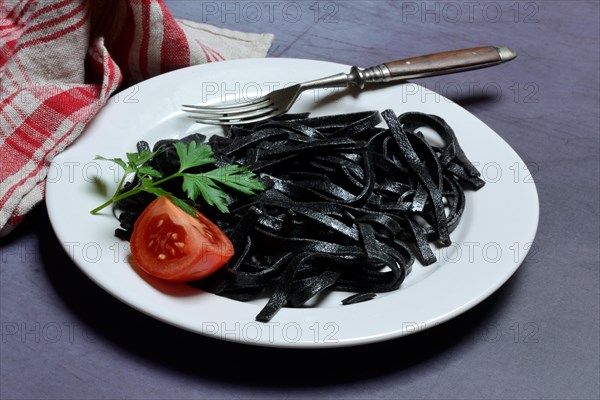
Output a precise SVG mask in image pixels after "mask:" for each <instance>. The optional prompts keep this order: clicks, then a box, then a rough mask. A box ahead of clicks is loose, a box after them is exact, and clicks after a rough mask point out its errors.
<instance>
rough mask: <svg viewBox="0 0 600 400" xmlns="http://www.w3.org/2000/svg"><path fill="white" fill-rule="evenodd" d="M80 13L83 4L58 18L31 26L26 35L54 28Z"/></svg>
mask: <svg viewBox="0 0 600 400" xmlns="http://www.w3.org/2000/svg"><path fill="white" fill-rule="evenodd" d="M81 11H83V4H79V5H78V6H77V7H75V8H74V9H72V10H71V11H69V12H68V13H66V14H62V15H60V16H58V18H54V19H51V20H49V21H45V22H42V23H39V24H37V25H34V26H32V27H31V28H28V29H27V30H26V33H31V32H37V31H39V30H42V29H46V28H49V27H52V26H56V25H58V24H60V23H62V22H64V21H66V20H68V19H69V18H71V17H74V16H75V15H77V14H78V13H80V12H81Z"/></svg>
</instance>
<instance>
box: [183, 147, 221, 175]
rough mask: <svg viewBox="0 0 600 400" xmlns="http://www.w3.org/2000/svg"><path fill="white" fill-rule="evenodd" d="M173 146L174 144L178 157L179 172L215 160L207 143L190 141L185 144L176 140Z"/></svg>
mask: <svg viewBox="0 0 600 400" xmlns="http://www.w3.org/2000/svg"><path fill="white" fill-rule="evenodd" d="M173 146H175V150H176V151H177V156H178V157H179V163H180V167H179V172H183V171H185V170H186V169H189V168H193V167H199V166H200V165H205V164H210V163H213V162H214V161H215V159H214V156H213V151H212V149H211V148H210V146H209V145H207V144H203V143H199V144H197V143H196V142H191V143H189V144H187V145H186V144H185V143H181V142H178V143H175V144H174V145H173Z"/></svg>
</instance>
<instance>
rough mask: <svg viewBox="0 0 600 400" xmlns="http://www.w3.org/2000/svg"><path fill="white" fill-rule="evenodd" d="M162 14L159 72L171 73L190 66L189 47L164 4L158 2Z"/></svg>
mask: <svg viewBox="0 0 600 400" xmlns="http://www.w3.org/2000/svg"><path fill="white" fill-rule="evenodd" d="M159 5H160V9H161V11H162V14H163V42H162V46H161V49H160V57H161V58H160V70H161V71H162V72H165V71H171V70H173V69H176V68H181V67H187V66H188V65H190V59H191V52H190V45H189V43H188V40H187V37H186V36H185V33H184V32H183V29H181V27H180V26H179V24H178V23H177V21H175V18H173V16H172V15H171V12H170V11H169V9H168V8H167V6H166V5H165V3H164V2H162V1H160V2H159Z"/></svg>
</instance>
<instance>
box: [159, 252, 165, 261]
mask: <svg viewBox="0 0 600 400" xmlns="http://www.w3.org/2000/svg"><path fill="white" fill-rule="evenodd" d="M166 258H167V256H165V255H164V254H163V253H160V254H159V255H158V259H159V260H164V259H166Z"/></svg>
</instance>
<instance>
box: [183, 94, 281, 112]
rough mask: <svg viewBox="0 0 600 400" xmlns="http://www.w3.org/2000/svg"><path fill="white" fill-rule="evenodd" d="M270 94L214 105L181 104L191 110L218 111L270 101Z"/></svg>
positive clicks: (238, 108)
mask: <svg viewBox="0 0 600 400" xmlns="http://www.w3.org/2000/svg"><path fill="white" fill-rule="evenodd" d="M270 101H271V99H270V96H268V95H266V96H261V97H257V98H256V99H252V100H248V101H244V102H242V103H226V104H220V105H219V104H215V105H195V104H183V105H182V107H186V108H189V109H191V110H201V111H210V112H212V111H215V110H218V111H219V112H222V111H225V110H243V109H246V108H250V107H257V106H258V104H259V103H264V102H270ZM191 110H190V112H193V111H191Z"/></svg>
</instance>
